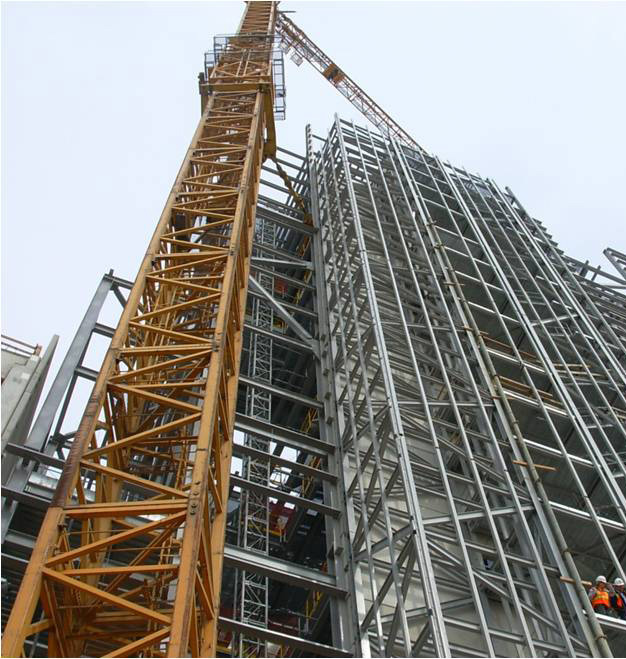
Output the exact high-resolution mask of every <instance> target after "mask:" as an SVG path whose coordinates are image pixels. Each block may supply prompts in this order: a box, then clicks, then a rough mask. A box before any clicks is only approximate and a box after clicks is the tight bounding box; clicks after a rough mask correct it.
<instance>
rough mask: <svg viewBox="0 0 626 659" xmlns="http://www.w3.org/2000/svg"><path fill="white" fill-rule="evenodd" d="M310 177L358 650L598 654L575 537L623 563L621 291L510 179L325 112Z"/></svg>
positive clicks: (600, 646) (611, 568)
mask: <svg viewBox="0 0 626 659" xmlns="http://www.w3.org/2000/svg"><path fill="white" fill-rule="evenodd" d="M315 179H316V181H317V184H318V186H319V187H320V189H321V190H322V192H321V194H320V218H321V225H322V231H323V243H324V257H325V261H326V264H327V268H328V283H329V291H330V292H329V300H330V323H331V325H330V334H331V336H332V338H333V344H334V358H335V369H336V390H337V400H338V416H339V417H340V418H342V419H343V420H344V423H345V429H344V432H343V444H344V449H345V450H346V453H347V456H348V457H347V460H348V463H349V467H348V473H349V474H350V476H351V478H352V482H351V483H350V484H349V486H348V495H349V499H348V503H349V507H350V508H351V509H352V513H353V514H354V516H355V519H356V522H357V526H356V532H355V534H354V536H353V537H352V550H353V552H354V556H355V562H354V566H353V570H354V573H355V577H356V583H357V584H358V586H360V592H359V593H357V597H360V598H361V599H360V608H359V618H360V626H361V633H362V634H363V635H364V637H365V639H366V643H367V642H369V648H370V649H371V652H372V654H375V655H378V656H393V655H397V656H415V655H416V653H420V652H422V653H427V654H434V655H436V656H444V655H447V654H449V653H450V652H452V653H453V654H454V655H455V656H456V655H459V656H493V655H494V654H505V655H507V656H536V654H537V653H539V652H549V653H555V654H562V655H563V654H565V655H568V656H576V655H586V654H588V653H589V654H592V655H594V656H610V648H609V644H608V643H607V640H606V636H605V634H604V633H603V631H602V628H601V626H600V624H601V623H602V622H603V621H601V620H600V621H599V618H600V617H599V616H595V615H594V613H593V611H592V609H591V607H590V605H589V600H588V598H587V596H586V592H585V589H584V587H583V585H582V582H581V575H582V578H583V579H588V578H591V577H592V576H593V574H592V573H593V572H594V571H595V570H597V569H598V566H597V564H595V563H592V562H590V561H589V560H586V558H585V555H584V553H583V552H584V547H583V546H582V545H584V541H583V540H582V539H581V538H582V536H580V535H579V532H580V530H581V526H580V525H581V524H582V525H583V527H584V528H585V529H588V531H587V532H588V533H589V534H591V535H594V536H597V542H596V543H594V545H595V546H594V548H593V556H594V558H595V559H599V560H601V561H602V570H603V571H604V572H607V573H608V575H609V577H615V576H618V575H620V576H623V567H622V566H623V551H624V549H626V546H625V545H624V539H623V531H624V528H625V525H624V522H625V515H626V506H625V501H624V473H625V472H624V454H623V452H622V451H621V450H620V446H623V441H624V437H625V432H626V431H625V428H624V420H625V419H626V416H625V415H624V411H625V410H626V406H625V405H624V396H625V395H626V388H625V386H624V383H625V381H624V352H623V345H624V344H623V340H624V336H625V332H624V317H623V313H620V311H619V308H620V305H623V303H624V296H623V295H620V294H619V292H617V291H616V289H615V288H613V289H611V290H608V289H606V287H605V288H604V289H602V304H603V306H602V307H599V306H598V305H596V303H595V300H594V299H593V297H592V295H591V294H590V293H589V291H588V289H589V284H587V283H585V282H584V281H581V277H580V276H579V275H577V274H576V272H575V270H574V269H573V268H571V267H570V266H568V264H567V262H566V260H565V259H564V258H563V257H562V256H561V254H560V252H559V251H558V250H557V248H556V246H555V245H554V243H553V242H552V241H551V240H550V238H549V237H548V236H547V234H546V233H545V231H544V230H543V228H542V227H541V226H540V225H539V223H538V222H536V221H535V220H533V219H532V218H530V217H529V216H528V215H527V214H526V213H525V211H524V209H523V208H522V207H521V205H520V204H519V202H518V201H517V199H515V197H514V196H513V195H512V193H510V191H507V192H506V193H503V192H502V191H501V190H499V188H497V186H495V184H493V183H492V182H491V181H489V180H483V179H481V178H480V177H476V176H472V175H469V174H468V173H467V172H465V171H463V170H459V169H456V168H454V167H452V166H450V165H444V164H443V163H442V162H441V161H440V160H438V159H437V158H435V157H432V156H429V155H427V154H424V153H423V152H417V151H412V150H410V149H407V148H405V147H403V146H402V145H400V144H399V143H398V142H395V141H393V140H391V141H385V140H383V139H382V138H380V137H378V136H375V135H372V134H371V133H370V132H369V131H368V130H364V129H361V128H358V127H356V126H354V125H350V124H347V123H345V122H342V121H340V120H339V119H336V121H335V124H334V126H333V128H332V130H331V132H330V135H329V137H328V139H327V140H326V141H325V142H323V144H322V145H321V151H320V155H319V157H318V158H317V160H316V164H315ZM594 294H595V297H596V298H597V297H598V295H599V294H598V292H597V291H594ZM535 426H536V427H535ZM530 432H532V433H533V435H532V437H529V436H528V435H529V434H530ZM535 435H537V436H538V437H540V438H541V441H539V440H538V439H537V437H536V436H535ZM536 458H541V460H542V462H544V463H545V462H547V463H548V464H540V463H538V462H536V460H535V459H536ZM582 464H584V465H585V466H586V468H587V469H588V470H589V471H588V473H587V474H586V475H585V476H583V477H581V475H580V474H579V473H578V471H577V469H580V465H582ZM564 486H565V487H568V488H571V491H572V492H573V493H575V495H576V496H578V497H580V506H569V505H567V504H566V503H565V502H564V493H563V491H562V490H563V487H564ZM600 511H602V512H601V513H600ZM620 538H621V540H620ZM616 543H617V544H618V549H617V550H616V549H615V548H614V545H615V544H616ZM572 554H574V556H575V558H573V556H572ZM451 570H454V571H455V572H456V574H457V576H456V578H455V579H451V578H450V571H451ZM416 593H419V596H416ZM605 627H606V624H605ZM609 627H610V625H609ZM505 630H506V631H505ZM618 647H619V646H618Z"/></svg>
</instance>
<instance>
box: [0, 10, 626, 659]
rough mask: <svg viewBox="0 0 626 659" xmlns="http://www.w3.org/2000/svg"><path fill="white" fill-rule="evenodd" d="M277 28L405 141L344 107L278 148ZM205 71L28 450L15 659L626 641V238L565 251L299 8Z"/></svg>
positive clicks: (565, 652)
mask: <svg viewBox="0 0 626 659" xmlns="http://www.w3.org/2000/svg"><path fill="white" fill-rule="evenodd" d="M275 31H276V32H278V33H280V35H281V36H282V38H283V43H282V45H281V47H282V49H283V50H285V51H288V50H290V49H291V50H292V51H295V52H296V53H297V54H298V55H299V56H300V57H304V58H306V59H308V60H309V61H311V63H312V64H313V65H314V66H316V68H317V69H318V70H320V71H321V72H322V73H323V74H324V75H325V77H326V78H327V79H329V80H330V81H331V83H332V84H334V85H335V86H336V87H337V88H338V89H339V90H340V91H342V93H344V94H346V95H348V96H349V97H350V98H352V99H353V102H354V103H355V105H356V106H357V107H359V108H360V109H361V110H362V111H363V112H364V113H365V115H366V116H368V117H370V118H371V119H372V120H373V121H374V123H375V124H377V125H378V126H379V128H380V129H381V131H382V133H383V135H380V134H377V133H373V132H371V131H370V130H368V129H366V128H362V127H358V126H356V125H354V124H353V123H348V122H344V121H342V120H340V119H339V118H335V121H334V123H333V125H332V127H331V130H330V132H329V134H328V135H327V137H325V138H321V137H316V136H314V135H313V134H312V132H311V130H310V128H308V127H307V131H306V149H305V155H304V156H299V155H297V154H295V153H292V152H289V151H285V150H283V149H280V148H278V147H277V145H276V137H275V130H274V124H273V120H274V116H275V114H276V113H277V115H281V114H283V112H284V88H283V80H282V69H281V62H282V59H281V58H282V55H281V54H280V52H279V51H278V49H277V46H278V45H279V44H278V42H277V40H276V35H275ZM206 67H207V68H205V71H204V72H203V74H202V75H201V93H202V105H203V116H202V120H201V122H200V125H199V127H198V130H197V131H196V134H195V135H194V138H193V140H192V143H191V146H190V148H189V150H188V152H187V155H186V158H185V160H184V162H183V166H182V168H181V170H180V173H179V175H178V177H177V180H176V183H175V185H174V188H173V190H172V192H171V194H170V197H169V199H168V202H167V205H166V207H165V210H164V213H163V215H162V217H161V220H160V222H159V225H158V227H157V230H156V232H155V235H154V237H153V239H152V241H151V243H150V246H149V249H148V252H147V255H146V258H145V259H144V261H143V263H142V266H141V269H140V273H139V276H138V278H137V280H136V282H135V284H134V285H132V284H131V283H130V282H126V281H125V280H122V279H118V278H116V277H113V276H112V273H109V275H105V277H104V278H103V280H102V282H101V283H100V285H99V287H98V290H97V291H96V294H95V295H94V299H93V300H92V303H91V304H90V306H89V308H88V310H87V313H86V314H85V318H84V320H83V322H82V323H81V326H80V328H79V330H78V332H77V335H76V338H75V340H74V342H73V343H72V346H71V348H70V351H69V352H68V355H67V357H66V359H65V360H64V363H63V365H62V367H61V370H60V372H59V374H58V375H57V378H56V379H55V382H54V383H53V385H52V388H51V390H50V394H49V396H48V399H47V400H46V402H45V404H44V406H43V408H42V410H41V412H40V414H39V416H38V418H37V419H36V421H35V424H34V426H33V429H32V431H31V433H30V435H29V437H28V438H27V439H26V440H25V442H24V444H14V443H10V444H9V445H8V446H7V450H8V451H9V452H10V453H11V455H12V456H13V458H14V459H12V463H11V464H12V465H13V464H14V467H12V471H11V473H10V474H9V477H8V479H7V480H6V481H5V480H4V472H3V496H4V498H5V503H4V506H5V511H7V512H8V513H9V514H8V515H7V516H5V517H4V518H3V524H2V554H3V575H4V574H6V575H7V578H8V581H9V585H10V586H11V587H16V586H17V585H18V584H19V583H20V581H21V582H22V586H21V590H20V592H19V593H18V594H17V597H16V598H15V605H14V606H13V611H12V614H11V617H10V619H9V621H8V624H7V626H6V628H5V633H4V638H3V654H4V655H5V656H18V655H20V652H23V654H24V655H25V656H44V655H45V654H48V655H50V656H76V655H82V656H102V655H106V656H166V655H167V656H250V657H253V656H268V657H278V656H280V657H286V656H294V657H295V656H331V657H332V656H337V657H348V656H362V657H371V656H381V657H382V656H439V657H442V656H450V655H453V656H462V657H482V656H485V657H487V656H512V657H518V656H519V657H522V656H528V657H533V656H542V657H554V656H581V657H583V656H585V657H586V656H605V657H609V656H613V655H615V656H621V655H624V654H626V623H622V622H620V621H618V620H616V619H614V618H610V617H607V616H601V615H596V614H595V613H594V612H593V610H592V608H591V606H590V603H589V599H588V596H587V592H586V584H587V580H589V579H592V578H594V577H595V576H596V575H597V574H598V573H599V572H602V573H604V574H606V575H607V577H608V578H609V579H610V580H612V579H614V578H615V577H617V576H622V577H624V563H625V559H626V533H625V530H626V486H625V483H626V454H625V449H624V446H625V445H626V443H625V440H626V350H625V348H626V311H625V309H626V294H625V292H626V277H625V272H626V269H625V265H624V264H625V263H626V257H625V256H624V254H623V253H621V252H618V251H617V250H607V251H606V255H607V257H608V258H609V260H610V261H611V263H612V264H613V265H614V266H615V269H616V270H617V273H618V274H617V276H615V275H611V274H609V273H608V272H605V271H603V270H600V268H595V267H592V266H590V265H589V263H581V262H578V261H576V260H575V259H572V258H569V257H567V256H566V255H564V254H563V253H562V251H561V250H560V249H559V248H558V246H557V244H556V243H555V242H554V241H553V240H552V238H551V236H550V235H549V234H548V233H547V231H546V230H545V229H544V227H543V225H542V224H541V223H540V222H539V221H537V220H536V219H534V218H532V217H531V216H529V215H528V213H526V211H525V210H524V208H523V206H522V205H521V203H520V202H519V200H518V199H517V198H516V197H515V195H514V194H513V193H512V192H511V191H510V190H509V189H505V190H501V189H500V188H499V187H498V186H497V185H496V184H495V183H494V182H493V181H491V180H490V179H484V178H481V177H479V176H476V175H473V174H470V173H468V172H467V171H465V170H463V169H460V168H457V167H454V166H452V165H451V164H449V163H444V162H442V161H441V160H440V159H439V158H437V157H436V156H434V155H431V154H429V153H427V152H426V151H424V150H423V149H422V148H421V147H419V146H418V145H417V143H416V142H414V141H413V139H412V138H411V137H410V136H409V135H408V134H406V133H405V132H404V131H403V130H402V129H401V128H400V127H399V126H397V125H396V124H395V122H393V120H391V118H390V117H389V116H388V115H387V114H386V113H384V111H382V109H381V108H380V107H379V106H377V105H376V104H375V103H374V101H373V100H372V99H371V98H370V97H369V96H367V95H366V94H365V93H364V92H362V90H360V89H359V88H358V87H356V86H354V83H353V82H352V81H351V79H350V78H349V77H348V76H347V75H346V74H345V73H344V72H342V71H340V70H339V69H338V68H337V67H336V66H335V65H334V64H333V62H332V60H330V59H329V58H328V57H327V56H326V55H325V54H324V53H323V52H322V51H321V50H320V49H319V48H318V47H317V46H315V44H314V43H313V42H312V41H311V40H310V39H309V38H308V37H307V36H306V35H305V34H304V33H303V32H302V31H301V30H299V28H297V26H295V25H294V24H293V22H292V21H290V20H289V19H287V18H286V17H285V16H282V15H278V14H277V10H276V5H275V3H270V2H255V3H249V4H248V6H247V9H246V12H245V14H244V18H243V20H242V24H241V26H240V28H239V32H238V34H237V35H234V36H232V37H218V38H216V40H215V48H214V52H213V54H212V55H211V56H210V57H208V58H207V59H206ZM329 67H331V68H329ZM122 290H129V291H130V292H129V293H128V296H127V297H125V296H124V295H123V294H122V292H121V291H122ZM110 292H113V293H114V294H115V296H116V297H117V299H118V300H119V301H120V303H121V304H122V306H123V312H122V315H121V318H120V322H119V325H118V328H117V330H113V329H112V328H108V327H106V326H104V325H102V324H101V323H99V322H98V314H99V312H100V310H101V309H102V307H103V303H104V300H105V298H106V296H107V295H108V294H109V293H110ZM97 333H99V334H101V335H104V336H106V337H109V338H111V340H112V342H111V347H110V349H109V350H108V352H107V354H106V358H105V361H104V365H103V367H102V369H101V370H100V371H99V372H98V371H95V370H92V369H90V368H88V367H87V366H86V365H85V363H84V357H85V354H86V352H87V348H88V346H89V341H90V338H91V336H92V335H93V334H97ZM240 360H241V368H240ZM78 378H87V379H91V380H93V381H94V383H95V388H94V390H93V393H92V395H91V397H90V398H89V400H88V401H86V402H87V411H86V414H85V416H84V417H83V420H82V421H81V424H80V426H79V427H78V429H71V430H68V429H67V428H65V426H64V420H65V417H66V413H67V410H68V405H69V401H70V399H71V398H72V396H76V395H77V394H75V393H74V388H75V384H76V382H77V379H78ZM17 458H20V460H18V459H17ZM231 458H232V459H231ZM229 471H230V474H229ZM57 485H58V487H57ZM55 488H56V493H54V491H55ZM37 533H39V539H38V540H37V542H35V538H36V536H37ZM29 559H30V562H28V560H29ZM4 603H5V602H4V600H3V604H4ZM11 603H12V600H11ZM3 612H4V609H3Z"/></svg>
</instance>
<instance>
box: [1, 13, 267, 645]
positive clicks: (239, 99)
mask: <svg viewBox="0 0 626 659" xmlns="http://www.w3.org/2000/svg"><path fill="white" fill-rule="evenodd" d="M275 17H276V9H275V3H272V2H254V3H249V4H248V5H247V8H246V10H245V13H244V16H243V19H242V22H241V25H240V28H239V31H238V34H237V36H236V37H234V38H232V39H231V40H230V41H229V44H228V47H227V48H226V49H225V50H224V52H223V53H222V54H221V56H220V59H219V61H218V62H217V63H216V66H215V67H214V68H213V70H212V71H211V77H210V80H209V86H210V90H211V94H210V97H209V99H208V103H207V106H206V108H205V112H204V114H203V116H202V119H201V121H200V124H199V126H198V129H197V130H196V132H195V134H194V136H193V139H192V141H191V145H190V147H189V149H188V151H187V154H186V156H185V159H184V161H183V164H182V167H181V169H180V172H179V174H178V176H177V178H176V181H175V183H174V187H173V188H172V191H171V192H170V195H169V197H168V199H167V203H166V205H165V209H164V211H163V214H162V215H161V218H160V220H159V223H158V225H157V228H156V231H155V233H154V235H153V238H152V240H151V242H150V244H149V246H148V249H147V252H146V256H145V257H144V260H143V262H142V264H141V267H140V270H139V274H138V277H137V280H136V282H135V285H134V287H133V289H132V292H131V294H130V297H129V300H128V304H127V305H126V308H125V310H124V313H123V315H122V317H121V319H120V323H119V325H118V327H117V330H116V332H115V335H114V337H113V340H112V342H111V347H110V348H109V350H108V352H107V354H106V357H105V359H104V362H103V365H102V368H101V370H100V373H99V375H98V378H97V380H96V384H95V386H94V390H93V393H92V395H91V397H90V400H89V403H88V405H87V408H86V410H85V413H84V416H83V418H82V421H81V423H80V426H79V429H78V431H77V434H76V437H75V440H74V443H73V446H72V449H71V451H70V453H69V455H68V458H67V463H66V468H65V470H64V472H63V475H62V477H61V479H60V482H59V487H58V489H57V492H56V494H55V497H54V499H53V501H52V505H51V506H50V508H49V510H48V511H47V513H46V516H45V519H44V522H43V525H42V527H41V531H40V534H39V537H38V540H37V543H36V546H35V549H34V551H33V555H32V560H31V562H30V564H29V566H28V569H27V571H26V573H25V576H24V579H23V582H22V585H21V588H20V591H19V593H18V597H17V600H16V602H15V606H14V608H13V611H12V614H11V617H10V619H9V621H8V624H7V627H6V630H5V634H4V638H3V641H4V643H3V652H4V655H5V656H20V655H21V654H22V653H23V652H25V651H26V652H28V649H27V647H26V648H25V647H24V646H25V641H27V640H28V638H29V637H30V636H32V635H33V634H36V633H38V632H44V633H45V634H47V638H48V649H49V654H50V656H66V657H67V656H102V655H107V656H131V655H133V654H135V653H137V652H142V653H143V654H145V655H153V654H157V655H167V656H171V657H180V656H214V655H215V652H216V620H217V615H218V609H219V593H220V586H221V575H222V561H223V546H224V529H225V517H226V503H227V497H228V483H229V466H230V461H231V447H232V434H233V423H234V411H235V400H236V394H237V379H238V372H239V359H240V352H241V342H242V331H243V316H244V310H245V301H246V293H247V282H248V273H249V265H250V254H251V246H252V240H253V231H254V217H255V208H256V201H257V195H258V188H259V180H260V171H261V165H262V161H263V158H264V155H265V154H266V153H267V152H268V151H270V152H271V150H272V148H275V138H274V135H275V133H274V128H273V114H272V104H273V99H272V75H271V52H272V44H273V40H274V25H275ZM264 137H267V139H264ZM268 145H269V149H268Z"/></svg>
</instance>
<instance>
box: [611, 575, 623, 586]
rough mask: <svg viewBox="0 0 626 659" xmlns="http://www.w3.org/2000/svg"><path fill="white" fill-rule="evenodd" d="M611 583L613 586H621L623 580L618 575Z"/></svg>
mask: <svg viewBox="0 0 626 659" xmlns="http://www.w3.org/2000/svg"><path fill="white" fill-rule="evenodd" d="M613 585H614V586H623V585H624V581H623V580H622V579H620V578H619V577H617V579H615V581H614V582H613Z"/></svg>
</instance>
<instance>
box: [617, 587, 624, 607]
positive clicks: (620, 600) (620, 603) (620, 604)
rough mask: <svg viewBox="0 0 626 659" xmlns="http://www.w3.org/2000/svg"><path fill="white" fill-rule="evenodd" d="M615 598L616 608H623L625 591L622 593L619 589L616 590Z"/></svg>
mask: <svg viewBox="0 0 626 659" xmlns="http://www.w3.org/2000/svg"><path fill="white" fill-rule="evenodd" d="M615 599H616V604H615V608H616V609H623V608H624V591H622V592H621V593H620V591H619V590H616V591H615Z"/></svg>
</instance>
